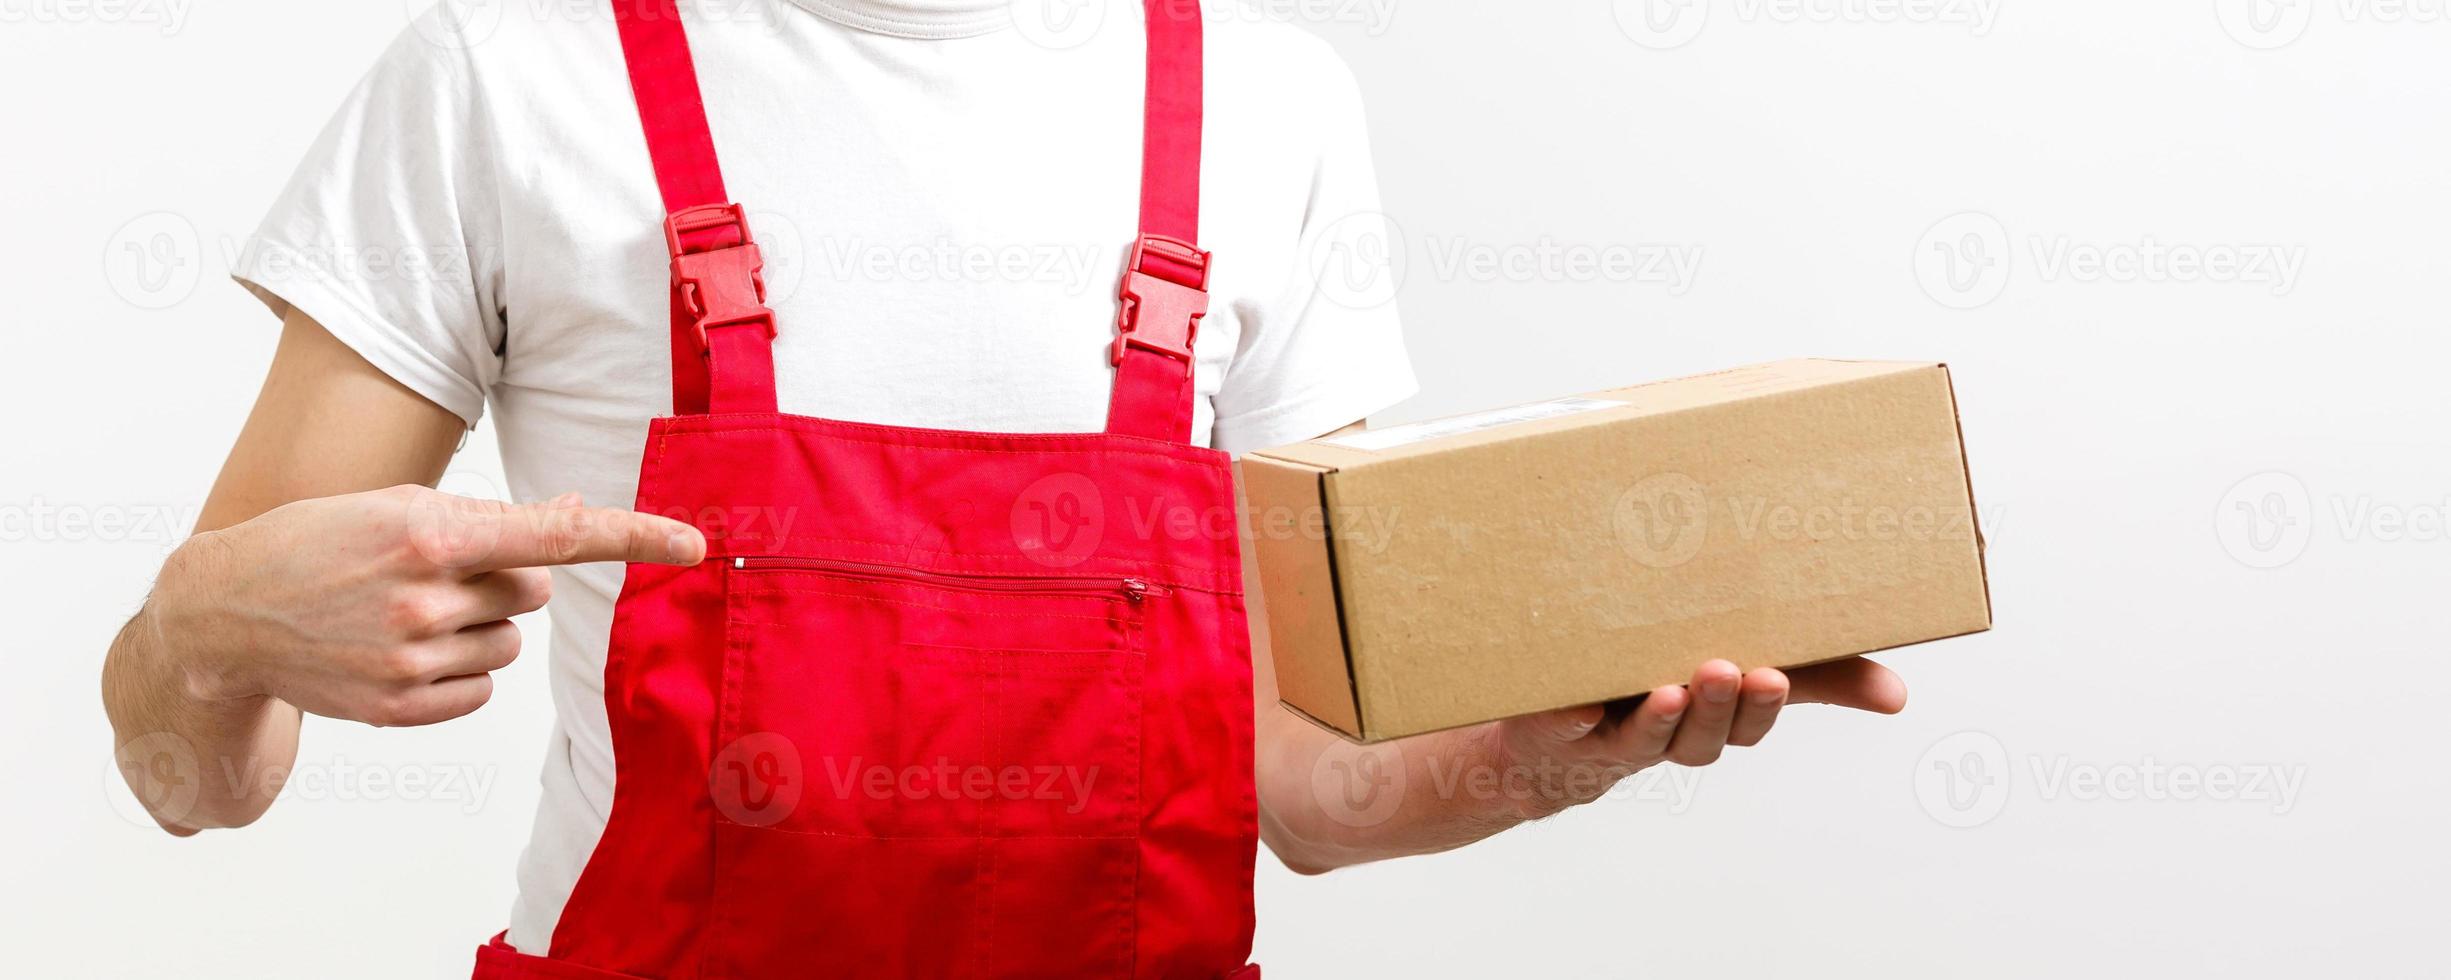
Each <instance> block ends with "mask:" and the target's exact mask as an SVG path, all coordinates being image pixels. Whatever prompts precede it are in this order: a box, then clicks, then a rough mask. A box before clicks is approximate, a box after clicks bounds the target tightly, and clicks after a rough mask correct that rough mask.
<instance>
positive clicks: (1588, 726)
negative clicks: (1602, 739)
mask: <svg viewBox="0 0 2451 980" xmlns="http://www.w3.org/2000/svg"><path fill="white" fill-rule="evenodd" d="M1607 714H1608V709H1607V707H1606V706H1604V705H1597V704H1586V705H1582V706H1579V707H1573V708H1559V709H1557V710H1555V711H1543V712H1541V713H1539V714H1536V715H1525V716H1523V717H1520V718H1517V719H1515V721H1514V727H1515V728H1516V729H1517V730H1518V731H1520V732H1522V733H1523V734H1524V735H1525V736H1528V737H1530V738H1533V739H1536V740H1539V741H1542V742H1552V743H1558V744H1564V743H1566V742H1572V741H1576V740H1578V739H1581V738H1582V737H1583V736H1586V735H1589V734H1591V733H1592V730H1593V729H1595V728H1598V727H1600V721H1601V719H1603V718H1605V717H1606V716H1607Z"/></svg>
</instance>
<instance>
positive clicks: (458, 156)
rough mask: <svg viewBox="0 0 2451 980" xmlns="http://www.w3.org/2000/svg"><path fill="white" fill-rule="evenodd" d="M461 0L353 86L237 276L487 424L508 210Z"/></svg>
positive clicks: (439, 11) (275, 305) (283, 308)
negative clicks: (457, 13) (481, 114)
mask: <svg viewBox="0 0 2451 980" xmlns="http://www.w3.org/2000/svg"><path fill="white" fill-rule="evenodd" d="M459 39H460V34H459V33H458V27H457V22H456V19H455V18H453V17H452V16H450V13H449V10H448V5H444V6H439V7H437V8H435V9H434V10H431V11H428V12H427V13H426V14H424V15H423V16H422V18H421V19H420V20H419V21H418V22H417V23H415V24H413V25H411V27H410V29H409V30H407V31H405V32H403V33H402V34H401V36H400V38H399V39H398V40H396V41H394V42H393V43H392V46H391V47H390V48H389V49H388V50H386V51H385V52H384V53H383V56H382V58H381V60H379V61H378V62H376V64H375V66H374V69H373V70H372V71H371V72H369V73H368V74H367V76H366V77H365V79H363V80H362V81H360V82H359V83H358V86H357V88H356V89H355V90H354V91H352V92H350V93H349V97H348V100H347V101H345V102H343V103H342V104H341V107H340V111H339V112H338V113H336V114H335V115H334V116H333V118H332V121H331V122H330V123H328V124H327V125H326V126H325V127H324V130H323V133H322V135H321V136H319V137H318V138H317V139H316V140H315V144H314V147H313V148H312V149H310V150H308V151H307V154H306V159H305V160H304V161H303V162H301V163H300V164H299V165H298V168H297V171H296V172H295V173H294V174H293V175H292V176H291V177H290V181H289V184H288V186H287V187H286V188H284V189H283V190H282V192H281V195H280V197H279V199H278V200H276V201H275V202H274V204H273V206H272V211H271V213H270V214H268V215H266V216H265V218H264V220H263V223H262V224H261V225H260V226H259V227H258V228H257V229H256V231H255V234H254V235H252V236H251V237H249V239H248V240H247V242H246V244H245V246H244V247H243V248H242V249H241V251H240V253H239V256H238V259H237V261H236V262H235V263H233V266H232V269H231V275H232V277H233V278H235V279H237V280H238V281H239V282H240V283H241V284H242V285H244V286H246V287H247V288H248V289H249V290H251V291H253V292H254V293H255V295H256V296H257V297H258V298H260V299H262V300H263V301H264V302H265V304H266V305H268V306H270V307H272V310H273V312H274V313H275V314H279V315H286V314H287V313H288V312H289V311H290V310H291V309H293V308H294V309H297V310H299V311H301V312H304V313H305V314H307V315H308V316H311V317H313V318H315V320H316V322H318V323H321V324H322V325H323V326H324V329H326V330H328V331H330V332H331V333H332V335H333V336H334V337H335V338H338V339H339V340H340V341H341V342H342V343H344V344H347V345H349V347H350V348H351V349H353V350H355V351H357V353H358V354H359V355H360V356H363V357H364V358H366V360H367V361H369V362H371V363H372V364H374V366H375V367H377V368H379V369H381V370H382V371H383V372H384V373H386V374H389V375H391V376H392V377H393V378H395V379H397V380H398V381H399V382H400V383H401V384H403V385H406V386H407V387H408V388H409V389H410V390H412V391H415V392H417V393H418V394H419V395H423V396H424V397H426V398H427V399H429V400H431V401H433V402H434V403H435V404H437V405H440V406H442V407H444V408H446V409H449V410H451V411H452V412H454V413H456V414H458V415H459V416H460V418H462V419H464V420H466V421H467V422H468V424H469V425H471V426H474V425H475V424H476V421H477V419H478V418H479V417H481V416H482V415H483V414H484V410H485V394H486V391H487V390H488V389H489V388H490V387H491V385H492V384H493V381H494V379H495V378H496V377H498V376H499V374H500V371H501V355H500V353H499V352H500V351H501V350H502V341H503V317H502V314H501V309H502V306H501V303H500V302H499V297H500V292H501V269H500V258H501V249H500V248H499V247H498V245H499V242H500V231H501V227H500V222H499V217H498V216H499V214H500V209H499V208H498V207H497V206H496V204H495V200H496V199H495V187H494V184H493V180H492V176H491V175H492V169H491V167H490V163H491V158H490V157H489V156H488V147H489V145H490V141H489V140H487V139H485V138H484V136H483V134H484V133H486V132H487V129H486V127H485V126H484V125H483V124H482V121H481V120H479V119H477V118H475V113H474V111H473V109H472V107H473V106H475V105H476V104H477V102H478V100H477V98H476V97H475V95H476V93H474V92H473V91H472V90H471V89H472V84H471V77H470V76H471V72H470V71H469V68H468V62H467V55H466V46H465V45H464V44H458V43H453V42H455V41H458V40H459Z"/></svg>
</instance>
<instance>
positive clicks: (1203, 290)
mask: <svg viewBox="0 0 2451 980" xmlns="http://www.w3.org/2000/svg"><path fill="white" fill-rule="evenodd" d="M1209 258H1210V256H1209V253H1207V252H1203V251H1201V250H1200V247H1199V246H1197V245H1193V244H1192V243H1190V242H1186V241H1183V240H1181V239H1176V238H1168V237H1165V236H1163V235H1142V236H1140V240H1139V241H1136V242H1133V243H1132V257H1131V260H1130V261H1129V262H1127V263H1126V264H1125V265H1124V268H1123V284H1122V286H1120V287H1118V288H1117V290H1116V292H1115V298H1116V299H1118V300H1120V301H1122V306H1121V308H1120V309H1118V310H1117V311H1116V313H1115V347H1114V350H1113V351H1112V352H1111V353H1110V354H1109V356H1108V360H1109V361H1110V362H1112V363H1114V364H1122V363H1123V351H1124V348H1127V347H1138V348H1140V349H1142V350H1147V351H1155V352H1157V353H1160V354H1164V355H1166V356H1168V357H1172V358H1174V359H1176V360H1179V361H1182V362H1183V371H1184V373H1185V374H1189V373H1190V372H1191V368H1192V353H1191V344H1192V340H1193V339H1194V338H1196V337H1197V336H1199V333H1200V318H1201V317H1204V316H1207V315H1208V266H1209ZM1152 260H1155V261H1152Z"/></svg>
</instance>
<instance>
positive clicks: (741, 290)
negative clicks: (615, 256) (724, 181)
mask: <svg viewBox="0 0 2451 980" xmlns="http://www.w3.org/2000/svg"><path fill="white" fill-rule="evenodd" d="M723 228H731V229H733V231H734V235H733V236H732V237H736V238H737V239H738V240H737V241H734V242H732V243H730V244H724V245H717V246H715V247H713V248H701V249H695V250H692V249H690V247H689V245H688V241H689V239H690V238H691V237H693V236H697V235H700V234H701V233H703V232H707V231H714V230H718V229H723ZM664 246H665V248H667V249H668V250H670V252H671V253H672V285H673V288H675V289H678V290H680V291H681V300H682V302H683V303H684V304H685V305H686V306H687V307H688V309H689V312H690V316H691V317H692V318H694V320H695V321H696V322H695V326H696V327H697V330H698V349H699V350H701V351H704V350H706V347H707V340H706V332H707V331H709V330H713V329H716V328H719V327H739V326H756V327H761V328H763V329H764V330H765V331H766V339H767V340H770V341H771V340H773V339H774V311H773V310H769V309H767V308H766V275H765V271H764V270H765V268H766V260H765V257H764V256H763V255H761V254H760V253H759V252H758V250H757V243H756V242H755V241H752V240H751V239H750V238H749V219H748V216H747V215H745V214H743V213H742V212H741V208H740V205H738V204H704V205H700V206H698V207H694V208H684V209H682V210H679V211H675V212H673V213H672V214H671V215H670V216H669V217H666V218H665V219H664Z"/></svg>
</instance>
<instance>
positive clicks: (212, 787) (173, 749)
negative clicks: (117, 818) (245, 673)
mask: <svg viewBox="0 0 2451 980" xmlns="http://www.w3.org/2000/svg"><path fill="white" fill-rule="evenodd" d="M102 706H103V710H104V712H105V713H106V714H108V715H109V716H110V720H111V730H112V736H113V737H112V741H113V744H114V745H116V746H117V748H116V750H115V754H116V756H117V759H118V764H119V771H120V774H121V775H123V776H125V777H126V778H127V780H128V787H129V788H130V789H132V790H134V791H135V793H136V798H137V800H138V801H139V802H140V803H142V804H143V805H144V807H145V809H146V811H147V812H149V813H151V814H152V815H153V818H154V820H155V821H157V822H159V823H160V824H161V825H162V828H163V829H165V830H168V831H170V832H171V833H173V834H178V835H180V836H186V835H188V834H192V833H195V832H196V831H198V830H203V829H206V828H212V827H238V826H244V825H246V824H248V823H251V822H253V821H254V820H255V819H256V818H257V817H259V816H262V815H263V813H264V810H265V808H266V807H269V806H271V805H272V800H273V797H274V796H275V795H276V794H277V793H278V792H279V790H280V786H281V783H282V782H283V778H282V777H283V776H285V775H286V774H287V772H288V770H289V768H290V766H291V765H292V764H294V763H295V762H296V760H297V755H298V725H299V715H298V709H296V708H293V707H291V706H289V705H288V704H285V703H283V702H281V701H280V700H278V699H276V698H272V697H267V696H262V695H258V696H253V697H243V698H233V699H228V700H207V699H204V698H200V697H198V696H197V695H196V692H195V691H194V690H193V689H192V684H191V682H190V678H189V676H188V671H187V669H186V668H185V667H184V666H183V665H182V664H180V663H178V662H177V659H176V657H175V656H174V655H173V653H172V651H171V650H170V649H169V648H168V644H166V643H165V642H164V639H163V636H162V633H161V625H160V623H159V621H158V620H157V619H156V616H155V611H154V609H153V608H152V607H151V606H150V605H148V606H147V608H146V609H145V610H143V611H140V612H138V613H137V614H136V617H135V618H134V619H131V620H129V621H128V624H127V625H126V626H125V627H123V628H121V629H120V631H119V636H118V637H117V638H116V639H114V640H113V641H112V643H111V650H110V655H109V657H108V658H107V659H105V660H104V662H103V667H102Z"/></svg>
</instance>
